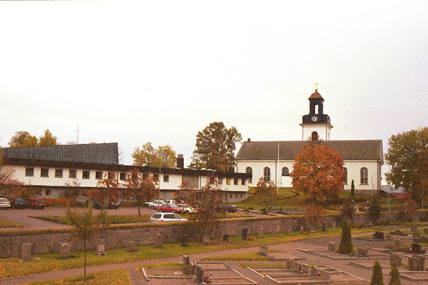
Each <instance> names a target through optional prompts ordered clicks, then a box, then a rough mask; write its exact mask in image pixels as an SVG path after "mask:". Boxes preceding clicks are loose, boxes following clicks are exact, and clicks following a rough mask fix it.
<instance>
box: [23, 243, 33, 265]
mask: <svg viewBox="0 0 428 285" xmlns="http://www.w3.org/2000/svg"><path fill="white" fill-rule="evenodd" d="M21 260H22V261H23V262H29V261H31V243H30V242H28V243H23V244H22V245H21Z"/></svg>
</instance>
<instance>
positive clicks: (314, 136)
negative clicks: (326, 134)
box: [312, 132, 318, 141]
mask: <svg viewBox="0 0 428 285" xmlns="http://www.w3.org/2000/svg"><path fill="white" fill-rule="evenodd" d="M317 140H318V133H317V132H312V141H317Z"/></svg>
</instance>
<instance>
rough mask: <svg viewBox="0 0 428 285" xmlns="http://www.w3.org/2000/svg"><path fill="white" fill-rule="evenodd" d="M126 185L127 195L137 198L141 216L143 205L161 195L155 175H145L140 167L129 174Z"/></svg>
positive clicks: (130, 197)
mask: <svg viewBox="0 0 428 285" xmlns="http://www.w3.org/2000/svg"><path fill="white" fill-rule="evenodd" d="M124 187H126V189H125V191H124V193H125V196H126V197H127V198H128V199H132V200H136V202H137V208H138V215H139V216H141V206H143V205H144V203H145V202H147V201H150V200H152V199H154V198H156V197H158V196H159V188H158V187H157V183H156V181H154V177H153V175H143V173H141V172H140V171H139V170H138V169H134V170H132V171H131V173H130V174H128V175H127V177H126V181H125V184H124Z"/></svg>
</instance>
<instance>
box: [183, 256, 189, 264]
mask: <svg viewBox="0 0 428 285" xmlns="http://www.w3.org/2000/svg"><path fill="white" fill-rule="evenodd" d="M189 264H190V258H189V256H188V255H183V265H189Z"/></svg>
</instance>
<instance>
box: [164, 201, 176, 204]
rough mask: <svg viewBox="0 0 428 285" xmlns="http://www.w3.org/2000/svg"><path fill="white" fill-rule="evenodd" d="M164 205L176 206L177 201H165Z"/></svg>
mask: <svg viewBox="0 0 428 285" xmlns="http://www.w3.org/2000/svg"><path fill="white" fill-rule="evenodd" d="M165 204H172V205H177V201H175V200H167V201H166V203H165Z"/></svg>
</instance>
